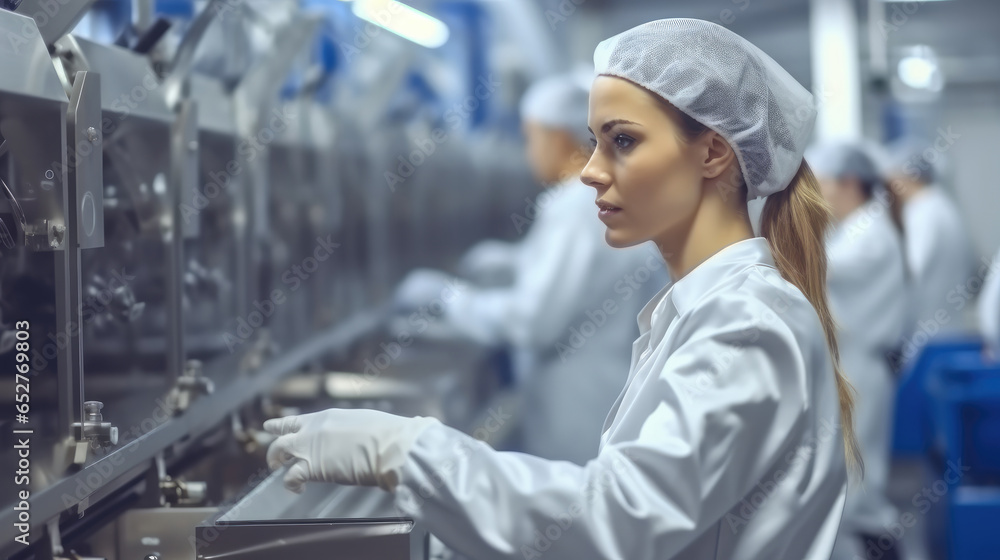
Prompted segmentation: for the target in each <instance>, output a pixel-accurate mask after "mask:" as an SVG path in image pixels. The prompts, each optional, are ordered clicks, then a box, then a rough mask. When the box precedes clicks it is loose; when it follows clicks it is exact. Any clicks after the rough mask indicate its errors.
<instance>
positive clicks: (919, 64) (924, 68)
mask: <svg viewBox="0 0 1000 560" xmlns="http://www.w3.org/2000/svg"><path fill="white" fill-rule="evenodd" d="M936 69H937V67H936V66H934V64H933V63H932V62H931V61H929V60H927V59H926V58H919V57H916V56H908V57H906V58H904V59H902V60H900V61H899V79H900V80H902V81H903V83H904V84H906V85H908V86H910V87H911V88H916V89H928V88H930V87H931V84H932V83H933V81H934V71H935V70H936Z"/></svg>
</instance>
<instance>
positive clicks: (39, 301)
mask: <svg viewBox="0 0 1000 560" xmlns="http://www.w3.org/2000/svg"><path fill="white" fill-rule="evenodd" d="M129 4H131V5H132V6H133V7H134V8H135V10H134V12H133V13H132V14H131V15H130V16H127V17H126V20H127V21H126V24H127V25H126V28H125V29H124V30H120V31H122V32H121V33H118V34H117V35H116V36H113V37H110V36H100V35H99V34H97V35H95V34H91V35H88V34H86V33H82V32H81V29H82V28H83V27H85V26H79V25H78V24H79V22H80V21H81V19H83V18H85V17H86V18H88V19H89V20H91V23H92V25H90V28H91V29H96V28H98V27H100V26H98V25H96V23H95V22H99V21H103V22H104V23H107V22H109V21H110V22H112V23H113V22H116V21H117V22H119V23H121V16H120V14H119V12H118V11H119V10H122V9H123V6H124V7H128V6H127V5H129ZM178 5H180V6H181V8H182V9H178V8H177V6H178ZM185 6H186V8H184V7H185ZM265 7H266V8H267V9H264V8H265ZM126 13H127V10H126ZM116 14H118V15H116ZM347 15H349V14H347V13H346V12H344V17H346V16H347ZM334 17H340V16H339V15H338V13H326V14H319V15H317V14H311V13H307V12H303V11H302V10H301V9H299V7H298V3H296V2H291V3H282V2H273V3H267V4H266V5H265V4H264V3H261V2H251V1H247V2H243V1H239V0H210V1H205V2H198V3H194V4H192V3H191V2H163V1H160V2H154V1H152V0H149V1H138V2H116V1H111V0H98V1H95V0H80V1H73V2H68V1H62V0H60V1H59V2H55V1H43V0H22V1H20V2H18V1H16V0H15V1H9V0H8V1H5V2H0V179H2V185H0V190H2V193H0V364H2V366H0V372H2V373H3V376H2V378H0V386H2V387H3V390H2V391H0V401H2V409H3V410H5V411H9V414H8V413H5V414H3V415H0V442H2V443H3V445H2V446H0V460H2V464H3V465H4V468H7V466H10V467H11V468H12V471H11V472H14V471H18V469H20V471H23V472H24V474H23V476H18V477H16V478H15V479H14V480H13V481H9V480H7V479H6V476H7V475H6V474H5V475H4V476H5V483H4V484H3V485H0V505H2V506H3V507H2V509H0V536H2V539H0V549H2V553H3V555H4V556H5V557H8V558H17V559H21V558H107V559H123V560H124V559H139V558H146V559H152V558H157V559H162V560H168V559H175V558H176V559H181V558H185V559H192V558H209V557H214V556H218V555H221V554H226V555H227V556H230V557H233V558H268V557H272V556H271V555H272V554H274V553H275V549H274V546H275V543H277V542H283V543H291V544H289V545H288V548H285V549H283V550H284V551H287V552H283V553H289V552H290V553H292V554H295V553H299V554H301V553H303V552H304V553H305V554H306V555H308V556H315V555H316V551H317V550H323V551H324V552H325V554H326V557H329V558H347V557H350V558H363V557H372V558H423V557H426V555H427V544H426V543H427V535H426V532H423V531H422V530H421V529H420V528H419V527H418V526H414V525H413V522H412V520H408V519H405V518H403V517H401V516H400V515H398V513H396V512H394V511H393V509H392V507H391V503H390V502H389V501H387V499H386V498H387V496H386V495H385V494H384V493H381V491H378V490H376V491H366V492H362V491H357V490H349V489H345V488H336V487H333V486H327V487H324V488H319V489H318V491H316V492H310V493H309V494H308V496H307V497H299V496H296V495H294V494H291V493H288V492H287V491H285V490H284V489H283V488H282V487H281V484H280V473H275V474H274V475H271V474H270V473H268V471H267V468H266V466H265V463H264V459H263V458H264V451H265V449H266V446H267V444H268V443H269V439H268V436H267V434H265V433H263V432H261V431H260V429H259V426H260V424H261V423H262V421H263V420H265V419H267V418H270V417H275V416H279V415H283V414H287V413H293V412H309V411H312V410H318V409H321V408H325V407H329V406H334V405H336V406H342V407H344V406H364V407H375V408H380V409H383V410H388V411H392V412H395V413H399V414H423V415H435V416H438V417H439V418H441V419H442V420H444V421H446V422H448V423H450V424H452V425H454V426H457V427H459V428H463V429H467V430H469V431H472V430H473V429H474V428H475V426H476V425H477V418H478V415H479V414H481V413H482V412H483V411H485V410H486V409H488V408H489V405H490V402H491V399H494V398H496V397H497V395H498V394H500V393H499V385H500V383H499V381H498V380H497V376H496V375H493V374H492V373H491V372H492V371H493V369H494V367H493V366H492V365H491V364H493V363H494V362H493V360H492V358H493V357H492V355H491V354H490V352H489V351H488V350H486V349H483V348H479V347H477V346H475V345H473V344H471V343H464V342H462V341H461V339H460V338H456V337H436V335H435V332H437V331H436V329H438V330H439V329H440V325H434V320H433V316H432V315H431V316H428V320H427V321H425V322H423V323H415V322H412V321H408V320H407V319H406V317H393V313H392V309H391V305H389V304H388V303H387V302H388V300H389V296H390V294H391V291H392V288H393V286H394V285H395V284H396V283H397V282H398V281H399V280H400V278H402V276H403V275H405V274H406V272H407V271H408V270H410V269H412V268H413V267H414V266H417V265H418V264H419V265H425V266H426V265H434V266H446V265H448V264H449V263H451V262H453V261H454V259H455V258H457V256H458V255H459V254H460V253H461V252H462V251H463V250H464V249H466V248H467V247H468V246H469V245H471V244H472V243H474V242H475V241H477V240H478V239H480V238H483V237H486V236H490V235H493V236H496V235H503V234H506V233H508V232H509V231H510V230H511V228H510V227H508V226H509V219H510V218H509V217H510V216H511V215H512V214H513V213H514V212H517V211H519V210H520V209H521V208H523V206H524V199H525V197H526V196H529V195H530V194H531V192H532V191H531V189H532V183H531V181H530V179H529V178H528V176H527V174H526V173H527V172H526V171H525V168H524V166H523V165H518V164H517V162H519V161H520V160H519V158H520V147H519V146H518V144H517V142H516V141H515V140H514V139H513V138H510V139H505V138H497V137H485V136H483V135H477V134H475V132H474V131H473V130H472V128H473V127H472V126H470V125H469V123H468V122H465V121H461V122H458V125H459V126H455V127H453V128H448V129H447V130H446V133H445V135H444V140H443V142H438V143H437V144H435V145H434V148H435V153H433V154H428V153H427V148H426V141H427V138H430V137H431V133H432V132H433V131H434V130H436V127H440V126H442V125H441V124H440V123H439V122H435V121H433V120H429V119H427V118H424V117H422V116H421V115H420V114H417V113H413V112H409V113H407V112H406V111H402V110H400V109H398V107H397V109H395V110H394V111H395V112H393V110H390V109H391V108H392V106H393V103H396V101H394V97H393V92H401V91H405V89H406V87H407V84H408V83H410V81H412V80H410V78H411V77H412V74H413V67H414V65H415V61H416V60H417V58H418V57H419V56H421V55H419V54H416V55H415V54H413V53H412V51H413V48H414V47H413V46H412V45H404V44H402V43H403V42H402V41H401V40H399V39H397V38H394V37H390V36H388V35H387V34H386V35H385V36H381V37H376V38H374V39H373V40H372V41H373V43H372V46H371V47H370V48H366V49H365V50H364V51H362V52H360V54H359V55H358V56H357V58H355V59H352V60H351V61H350V62H351V64H353V66H350V65H349V64H348V63H347V62H346V61H345V60H343V57H341V60H340V63H341V64H340V66H338V67H337V68H335V69H334V68H331V67H329V65H327V66H324V65H323V64H322V59H321V57H317V55H316V53H317V52H318V50H321V49H318V47H317V45H321V46H322V45H323V44H324V41H325V42H326V43H325V44H326V46H327V47H329V46H330V45H331V44H333V45H336V42H333V43H331V39H330V37H329V36H325V37H324V34H325V33H326V31H324V29H326V27H327V26H326V23H325V22H327V23H328V22H329V18H334ZM101 18H104V19H101ZM116 18H117V19H116ZM85 21H86V20H85ZM340 27H344V26H343V25H340ZM74 29H76V31H74ZM351 39H352V38H350V37H347V38H343V37H342V38H340V41H350V40H351ZM261 45H263V47H262V46H261ZM393 49H396V51H395V52H397V54H398V56H393V55H392V53H393V52H394V51H393ZM335 50H336V49H334V51H335ZM329 51H330V49H329V48H327V49H326V51H325V52H327V53H329ZM352 68H353V69H352ZM359 69H361V70H363V71H364V72H361V70H359ZM351 72H359V73H362V74H364V75H365V76H367V78H366V79H368V80H372V79H374V80H375V82H377V83H378V84H380V85H381V87H380V88H379V91H380V92H382V93H385V95H384V96H383V97H384V99H383V98H382V97H379V98H378V99H374V100H369V103H367V104H365V105H364V107H363V108H362V107H360V106H359V105H358V103H359V99H362V100H363V99H365V97H364V96H361V97H358V96H357V94H356V93H355V94H354V96H353V97H352V95H351V94H350V91H349V90H350V89H351V88H350V87H348V86H345V85H344V83H349V80H350V76H351ZM372 74H374V78H372ZM473 82H474V80H473ZM348 85H349V84H348ZM345 92H347V93H345ZM380 95H381V93H380ZM376 97H378V96H376ZM400 111H402V112H400ZM387 115H388V116H387ZM400 115H402V116H400ZM437 130H438V131H440V130H441V129H437ZM362 131H363V132H362ZM434 137H435V138H438V137H439V136H434ZM419 150H424V151H423V152H420V153H422V154H423V157H421V158H420V163H415V161H416V159H415V158H411V154H414V153H416V152H417V151H419ZM485 154H488V155H489V157H484V155H485ZM402 162H408V163H407V165H408V167H407V168H406V169H405V171H407V174H406V176H405V178H404V177H399V179H400V182H393V181H391V180H387V179H386V177H387V173H396V171H397V170H398V167H399V166H400V165H402ZM511 162H513V164H512V163H511ZM417 255H419V256H417ZM425 323H426V325H429V326H430V328H427V327H426V326H425ZM425 331H426V332H425ZM401 333H406V334H408V335H412V336H413V337H414V338H415V339H416V340H418V341H419V343H418V344H413V345H401V344H399V343H398V342H397V340H398V339H399V338H398V337H399V335H400V334H401ZM19 356H24V358H21V357H19ZM19 395H20V396H19ZM25 395H26V396H25ZM276 481H277V482H276ZM10 482H13V483H14V484H10ZM250 539H256V540H250ZM262 551H263V552H262Z"/></svg>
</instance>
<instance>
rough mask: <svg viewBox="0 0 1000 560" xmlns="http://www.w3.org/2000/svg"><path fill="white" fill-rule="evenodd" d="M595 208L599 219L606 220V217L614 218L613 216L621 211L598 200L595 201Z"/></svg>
mask: <svg viewBox="0 0 1000 560" xmlns="http://www.w3.org/2000/svg"><path fill="white" fill-rule="evenodd" d="M597 208H598V209H599V210H598V212H597V215H598V216H600V217H601V218H607V217H610V216H614V215H615V214H617V213H619V212H621V211H622V209H621V208H619V207H617V206H615V205H614V204H608V203H607V202H604V201H603V200H598V201H597Z"/></svg>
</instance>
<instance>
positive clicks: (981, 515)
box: [948, 486, 1000, 560]
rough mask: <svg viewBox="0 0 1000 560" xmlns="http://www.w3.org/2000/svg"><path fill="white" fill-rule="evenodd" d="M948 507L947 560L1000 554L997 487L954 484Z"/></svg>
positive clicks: (999, 495) (982, 559)
mask: <svg viewBox="0 0 1000 560" xmlns="http://www.w3.org/2000/svg"><path fill="white" fill-rule="evenodd" d="M949 509H950V513H951V515H950V522H949V535H948V557H949V560H986V559H988V558H1000V487H993V486H990V487H981V486H962V487H959V488H955V490H954V492H953V493H952V496H951V500H950V503H949Z"/></svg>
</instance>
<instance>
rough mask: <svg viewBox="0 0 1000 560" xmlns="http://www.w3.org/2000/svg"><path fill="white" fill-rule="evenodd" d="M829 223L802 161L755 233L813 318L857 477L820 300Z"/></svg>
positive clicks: (841, 382)
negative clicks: (833, 382) (833, 378)
mask: <svg viewBox="0 0 1000 560" xmlns="http://www.w3.org/2000/svg"><path fill="white" fill-rule="evenodd" d="M830 219H831V215H830V210H829V207H828V206H827V204H826V202H825V201H824V200H823V197H822V195H821V194H820V191H819V183H818V182H817V181H816V177H815V176H814V175H813V172H812V170H811V169H809V166H808V165H807V164H806V162H805V161H803V162H802V164H801V165H800V166H799V170H798V172H797V173H796V174H795V177H794V178H793V179H792V182H791V184H790V185H789V186H788V188H786V189H785V190H783V191H780V192H777V193H775V194H772V195H770V196H768V197H767V202H766V203H765V204H764V211H763V213H762V214H761V226H760V231H761V235H762V236H763V237H765V238H766V239H767V241H768V244H769V245H770V246H771V252H772V254H773V255H774V261H775V264H777V266H778V270H779V271H780V272H781V275H782V276H783V277H784V278H785V280H788V281H789V282H791V283H792V284H794V285H795V286H796V287H797V288H798V289H799V290H800V291H801V292H802V293H803V295H805V296H806V299H808V300H809V303H811V304H812V306H813V307H814V308H815V309H816V313H817V314H818V315H819V320H820V323H822V325H823V332H824V333H825V335H826V344H827V346H828V347H829V348H830V356H831V357H832V359H833V371H834V375H835V376H836V378H837V394H838V397H839V398H840V423H841V431H842V433H843V438H844V450H845V453H846V455H847V463H848V465H849V467H851V469H852V470H853V471H855V472H858V473H860V474H862V475H863V474H864V463H863V461H862V458H861V451H860V449H859V447H858V441H857V439H856V438H855V435H854V387H852V386H851V384H850V382H849V381H848V380H847V378H846V377H845V376H844V373H843V371H842V370H841V367H840V351H839V349H838V345H837V333H836V326H835V324H834V321H833V316H832V315H831V313H830V306H829V304H828V303H827V299H826V246H825V243H824V235H825V233H826V229H827V227H828V225H829V223H830Z"/></svg>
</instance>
